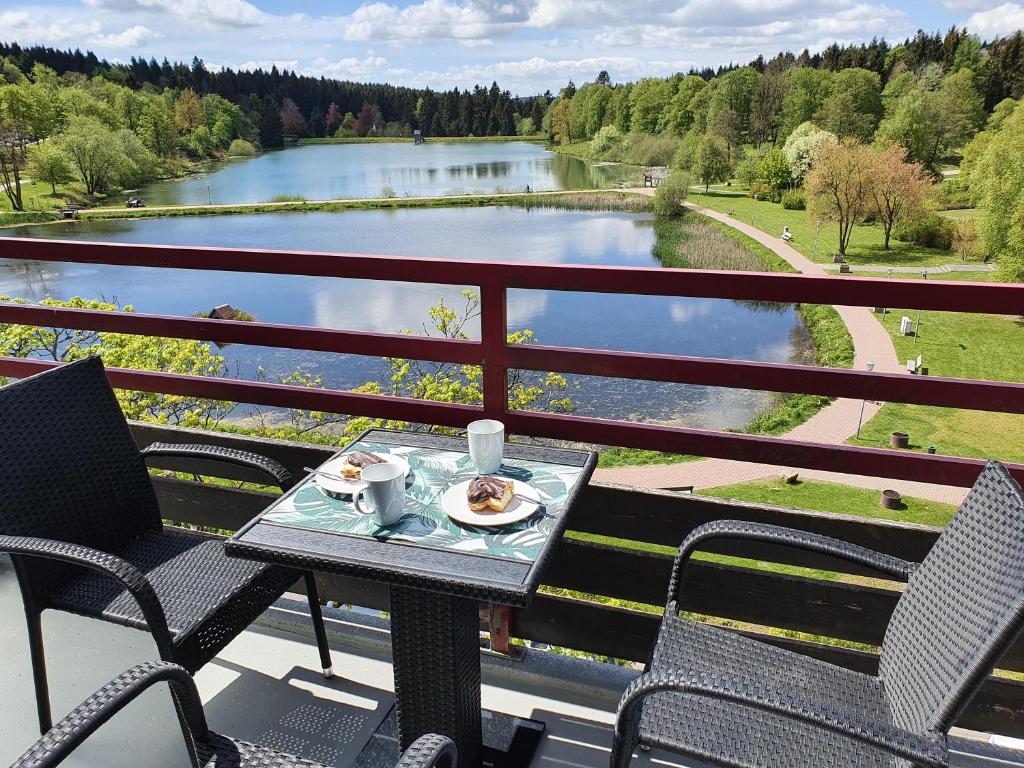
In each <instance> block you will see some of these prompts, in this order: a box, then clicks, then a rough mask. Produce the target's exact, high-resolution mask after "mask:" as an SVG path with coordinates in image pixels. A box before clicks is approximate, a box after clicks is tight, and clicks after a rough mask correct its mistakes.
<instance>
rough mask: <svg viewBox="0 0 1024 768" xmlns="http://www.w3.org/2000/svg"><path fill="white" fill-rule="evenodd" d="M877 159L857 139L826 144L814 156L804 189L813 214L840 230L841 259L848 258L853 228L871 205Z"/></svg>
mask: <svg viewBox="0 0 1024 768" xmlns="http://www.w3.org/2000/svg"><path fill="white" fill-rule="evenodd" d="M876 166H877V156H876V154H875V152H874V150H872V149H871V147H869V146H866V145H864V144H861V143H860V142H858V141H857V140H856V139H850V138H846V139H843V140H842V141H840V142H839V143H836V144H832V143H827V144H823V145H822V146H820V147H819V148H818V149H817V150H816V151H815V153H814V157H813V159H812V162H811V170H810V171H809V172H808V173H807V177H806V179H805V182H804V185H805V187H806V189H807V194H808V198H809V199H808V203H809V208H810V210H811V212H812V214H813V215H814V216H815V217H817V218H820V219H824V220H826V221H834V222H836V224H837V225H838V226H839V255H840V256H842V257H843V258H845V257H846V249H847V247H848V246H849V244H850V235H851V234H852V233H853V226H854V225H855V224H857V223H858V222H860V221H863V219H864V216H865V215H866V214H867V213H868V212H869V210H870V208H871V204H872V200H873V197H872V190H873V188H874V184H875V179H876V176H877V171H876Z"/></svg>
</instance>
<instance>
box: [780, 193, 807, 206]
mask: <svg viewBox="0 0 1024 768" xmlns="http://www.w3.org/2000/svg"><path fill="white" fill-rule="evenodd" d="M782 207H783V208H785V209H786V210H787V211H806V210H807V196H806V195H805V194H804V193H803V190H800V189H787V190H786V191H785V192H783V193H782Z"/></svg>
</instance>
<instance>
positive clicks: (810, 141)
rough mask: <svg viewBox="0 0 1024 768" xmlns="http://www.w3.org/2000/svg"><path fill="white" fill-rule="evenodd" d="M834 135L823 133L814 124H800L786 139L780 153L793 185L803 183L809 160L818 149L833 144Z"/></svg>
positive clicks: (834, 140)
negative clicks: (786, 164) (787, 166)
mask: <svg viewBox="0 0 1024 768" xmlns="http://www.w3.org/2000/svg"><path fill="white" fill-rule="evenodd" d="M836 141H837V138H836V135H835V134H834V133H830V132H829V131H823V130H821V129H820V128H819V127H818V126H816V125H815V124H814V123H811V122H805V123H801V124H800V125H799V126H798V127H797V128H796V129H795V130H794V131H793V132H792V133H790V135H789V138H787V139H786V143H785V145H784V146H783V147H782V152H783V154H784V155H785V157H786V162H787V163H789V174H790V176H791V177H792V180H793V182H794V183H800V182H801V181H803V178H804V176H806V175H807V172H808V171H809V170H810V169H811V160H812V158H813V156H814V153H815V152H816V151H817V150H818V148H819V147H822V146H824V145H826V144H835V143H836Z"/></svg>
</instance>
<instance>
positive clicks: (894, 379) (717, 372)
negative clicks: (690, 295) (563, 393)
mask: <svg viewBox="0 0 1024 768" xmlns="http://www.w3.org/2000/svg"><path fill="white" fill-rule="evenodd" d="M506 358H507V360H508V364H509V367H512V368H526V369H528V370H532V371H558V372H559V373H575V374H580V375H587V376H615V377H621V378H627V379H644V380H647V381H669V382H676V383H680V384H703V385H707V386H714V387H738V388H740V389H756V390H767V391H769V392H802V393H807V394H812V395H830V396H833V397H852V398H856V399H858V400H861V399H868V400H885V401H889V402H898V403H915V404H917V405H935V406H944V407H950V408H969V409H974V410H980V411H998V412H1002V413H1024V384H1022V383H1015V382H1003V381H975V380H971V379H950V378H940V377H933V376H910V375H908V374H905V373H880V372H869V371H851V370H845V369H841V368H818V367H816V366H810V365H788V364H783V363H762V362H751V361H746V360H722V359H719V358H709V357H686V356H679V355H652V354H650V353H642V352H605V351H602V350H593V349H566V348H562V347H552V346H542V345H533V344H531V345H529V346H526V345H509V346H508V348H507V351H506Z"/></svg>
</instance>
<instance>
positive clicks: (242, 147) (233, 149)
mask: <svg viewBox="0 0 1024 768" xmlns="http://www.w3.org/2000/svg"><path fill="white" fill-rule="evenodd" d="M228 154H229V155H231V156H232V157H251V156H252V155H255V154H256V147H255V146H254V145H253V143H252V142H251V141H246V140H245V139H235V140H234V141H232V142H231V146H229V147H228Z"/></svg>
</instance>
